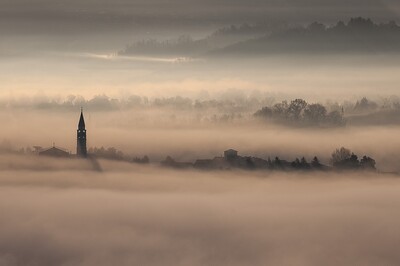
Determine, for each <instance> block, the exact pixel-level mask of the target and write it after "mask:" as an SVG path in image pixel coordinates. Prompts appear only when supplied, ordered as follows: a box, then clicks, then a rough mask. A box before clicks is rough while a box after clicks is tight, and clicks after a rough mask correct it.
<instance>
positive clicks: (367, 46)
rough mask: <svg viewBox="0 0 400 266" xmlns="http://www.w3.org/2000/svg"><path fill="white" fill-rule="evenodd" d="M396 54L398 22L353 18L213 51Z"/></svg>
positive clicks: (399, 32)
mask: <svg viewBox="0 0 400 266" xmlns="http://www.w3.org/2000/svg"><path fill="white" fill-rule="evenodd" d="M393 52H395V53H397V52H400V27H399V25H397V24H396V22H393V21H392V22H388V23H383V24H375V23H374V22H373V21H372V20H371V19H366V18H361V17H359V18H352V19H351V20H350V21H349V22H348V23H347V24H345V23H344V22H342V21H340V22H338V23H337V24H336V25H335V26H331V27H327V26H326V25H324V24H321V23H318V22H314V23H312V24H310V25H309V26H308V27H299V28H294V29H289V30H284V31H279V32H274V33H273V34H270V35H268V36H263V37H260V38H254V39H250V40H247V41H244V42H240V43H236V44H233V45H229V46H227V47H224V48H222V49H219V50H216V51H213V52H211V53H210V54H211V55H251V54H254V55H262V54H266V55H268V54H291V53H295V54H297V53H305V54H309V53H313V54H314V53H393Z"/></svg>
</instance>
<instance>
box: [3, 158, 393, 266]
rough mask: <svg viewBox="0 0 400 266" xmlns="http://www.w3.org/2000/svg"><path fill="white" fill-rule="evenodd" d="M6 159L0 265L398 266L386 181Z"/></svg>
mask: <svg viewBox="0 0 400 266" xmlns="http://www.w3.org/2000/svg"><path fill="white" fill-rule="evenodd" d="M5 159H6V158H5V157H4V156H3V157H2V161H4V160H5ZM8 160H11V161H14V163H15V165H14V168H13V169H11V168H9V166H4V165H2V166H0V168H1V171H0V191H1V193H0V211H1V213H2V219H1V221H0V225H1V226H0V250H1V251H0V265H7V266H14V265H41V266H46V265H100V266H101V265H321V264H323V265H398V263H399V262H400V257H399V255H398V252H397V249H396V247H397V244H398V243H397V242H398V238H399V230H398V229H397V227H398V226H397V225H398V223H399V222H400V216H399V215H397V213H398V212H397V210H398V208H399V207H400V200H399V197H398V191H399V186H400V185H399V180H398V178H397V177H394V176H380V175H376V174H372V173H369V174H365V173H356V174H350V173H346V174H332V173H330V174H328V173H318V174H309V173H308V174H299V173H296V174H294V173H292V174H284V173H273V174H266V173H263V172H241V171H217V172H197V171H173V170H168V169H161V168H159V167H156V166H146V167H143V166H137V165H131V164H126V163H116V162H110V161H101V164H102V167H103V169H104V171H103V172H102V173H96V172H93V171H90V170H88V169H86V166H85V164H84V163H83V164H82V162H81V161H80V160H66V161H64V160H57V163H56V161H52V160H50V161H47V163H48V165H52V167H51V169H49V168H47V169H44V168H42V169H38V168H36V169H33V168H32V167H33V165H36V164H37V162H33V163H31V166H29V165H27V164H29V163H27V162H25V165H23V166H22V167H21V168H20V169H17V167H15V166H16V165H21V164H22V162H21V161H20V159H18V158H15V157H14V158H8ZM22 160H31V159H27V158H24V159H22ZM62 164H64V166H65V167H64V166H63V165H62ZM66 168H69V169H74V170H66Z"/></svg>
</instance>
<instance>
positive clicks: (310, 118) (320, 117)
mask: <svg viewBox="0 0 400 266" xmlns="http://www.w3.org/2000/svg"><path fill="white" fill-rule="evenodd" d="M254 116H256V117H260V118H264V119H268V120H272V121H273V122H277V123H285V124H290V125H296V126H298V125H303V126H343V125H344V124H345V120H344V118H343V114H342V113H341V112H339V111H337V110H335V111H331V112H328V111H327V108H326V107H325V106H323V105H321V104H318V103H314V104H309V103H307V102H306V101H305V100H303V99H295V100H293V101H291V102H290V103H288V102H287V101H282V102H281V103H277V104H274V105H273V106H272V107H268V106H266V107H263V108H262V109H260V110H258V111H257V112H256V113H255V114H254Z"/></svg>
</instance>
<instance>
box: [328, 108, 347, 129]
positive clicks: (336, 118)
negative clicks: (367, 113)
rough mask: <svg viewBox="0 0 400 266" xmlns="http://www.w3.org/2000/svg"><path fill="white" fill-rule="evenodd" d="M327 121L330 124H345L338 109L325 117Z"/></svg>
mask: <svg viewBox="0 0 400 266" xmlns="http://www.w3.org/2000/svg"><path fill="white" fill-rule="evenodd" d="M326 121H327V123H329V124H330V125H335V126H341V125H344V124H345V120H344V119H343V115H342V114H341V113H340V112H339V111H332V112H330V113H329V114H328V115H327V117H326Z"/></svg>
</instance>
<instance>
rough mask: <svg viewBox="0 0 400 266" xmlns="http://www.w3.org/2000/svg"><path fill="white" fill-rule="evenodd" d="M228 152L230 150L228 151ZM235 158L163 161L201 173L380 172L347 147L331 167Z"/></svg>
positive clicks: (335, 154)
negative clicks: (237, 170)
mask: <svg viewBox="0 0 400 266" xmlns="http://www.w3.org/2000/svg"><path fill="white" fill-rule="evenodd" d="M226 152H227V151H226ZM235 152H236V153H235V154H233V155H224V157H214V158H213V159H199V160H196V161H195V162H194V163H192V162H178V161H176V160H174V159H173V158H172V157H171V156H167V157H166V159H165V160H164V161H162V162H161V165H162V166H165V167H170V168H175V169H188V168H196V169H200V170H229V169H244V170H271V171H272V170H277V171H311V170H313V171H342V170H352V171H355V170H363V171H376V162H375V160H374V159H372V158H371V157H369V156H366V155H364V156H363V157H362V158H361V159H359V157H358V156H357V155H356V154H354V153H353V152H351V151H350V150H349V149H346V148H344V147H342V148H340V149H336V150H335V151H334V152H333V153H332V155H331V159H330V165H325V164H323V163H321V162H320V160H319V159H318V157H317V156H315V157H314V158H313V159H312V160H311V161H310V162H309V161H307V159H306V158H305V157H301V159H300V158H296V159H295V160H293V161H287V160H285V159H281V158H279V157H275V159H271V158H270V157H268V159H263V158H258V157H253V156H239V155H237V151H235Z"/></svg>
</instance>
